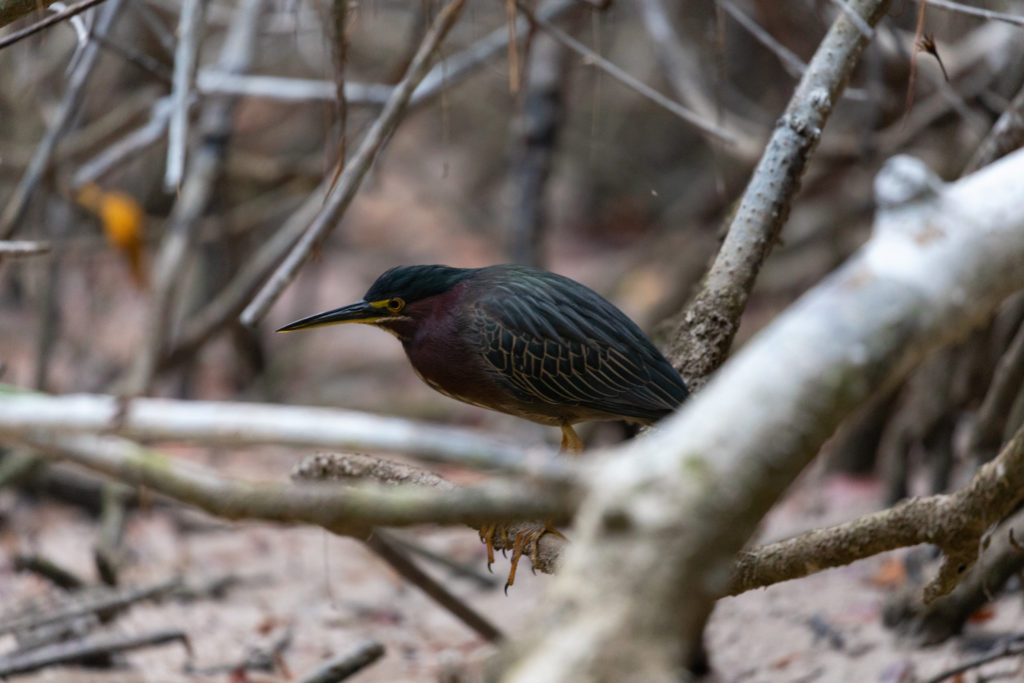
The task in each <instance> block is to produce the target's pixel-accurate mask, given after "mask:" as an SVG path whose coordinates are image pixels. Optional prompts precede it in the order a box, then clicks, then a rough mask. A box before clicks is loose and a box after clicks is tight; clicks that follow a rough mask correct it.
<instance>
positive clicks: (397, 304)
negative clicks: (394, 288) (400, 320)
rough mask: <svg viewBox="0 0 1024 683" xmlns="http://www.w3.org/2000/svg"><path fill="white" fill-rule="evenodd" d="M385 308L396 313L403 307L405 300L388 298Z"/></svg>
mask: <svg viewBox="0 0 1024 683" xmlns="http://www.w3.org/2000/svg"><path fill="white" fill-rule="evenodd" d="M386 305H387V308H388V310H389V311H391V312H392V313H398V312H399V311H400V310H402V309H403V308H405V301H403V300H402V299H399V298H397V297H396V298H394V299H388V302H387V304H386Z"/></svg>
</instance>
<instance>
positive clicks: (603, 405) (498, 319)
mask: <svg viewBox="0 0 1024 683" xmlns="http://www.w3.org/2000/svg"><path fill="white" fill-rule="evenodd" d="M506 268H514V267H506ZM487 270H489V269H483V271H480V272H479V273H478V274H477V277H487V272H486V271H487ZM516 270H518V271H519V272H517V273H516V277H514V278H510V277H498V278H495V279H494V281H492V282H490V283H488V285H489V286H487V287H481V288H480V291H482V292H485V294H484V295H483V296H481V297H480V298H479V299H477V300H476V301H475V302H473V303H472V304H471V306H472V308H471V311H470V313H471V320H472V325H473V327H474V328H475V329H476V331H477V332H478V333H479V334H480V335H481V339H482V341H483V343H484V346H485V348H484V357H485V358H486V362H487V364H488V365H489V366H490V367H491V368H492V369H493V370H495V371H496V374H497V375H498V376H499V377H500V378H501V380H502V381H503V382H505V383H506V384H507V385H508V386H509V388H510V389H512V390H513V391H514V392H516V393H517V394H519V395H520V397H521V398H522V399H525V400H539V401H543V402H546V403H551V404H559V405H565V404H568V405H573V406H580V407H583V408H585V409H587V410H592V411H600V412H604V413H608V414H611V415H621V416H624V417H633V418H636V419H637V420H639V421H643V422H651V421H654V420H657V419H659V418H661V417H664V416H665V415H666V414H668V413H669V412H671V411H673V410H675V408H677V407H678V406H679V405H680V404H681V403H682V402H683V400H684V399H685V398H686V396H687V391H686V386H685V384H684V383H683V381H682V378H680V376H679V374H678V373H677V372H676V371H675V369H673V368H672V366H671V365H670V364H669V363H668V361H666V360H665V358H664V357H663V356H662V355H661V353H660V352H658V350H657V349H656V348H655V347H654V346H653V345H652V344H651V342H650V341H648V339H647V338H646V337H645V336H644V334H643V333H642V332H641V331H640V329H639V328H638V327H637V326H636V325H635V324H634V323H633V322H632V321H631V320H630V319H629V318H627V317H626V316H625V314H623V313H622V312H621V311H619V309H617V308H616V307H615V306H613V305H612V304H610V303H609V302H608V301H606V300H605V299H604V298H602V297H601V296H600V295H598V294H597V293H596V292H594V291H592V290H590V289H588V288H586V287H584V286H582V285H580V284H579V283H577V282H574V281H573V280H569V279H568V278H564V277H562V276H560V275H556V274H553V273H547V272H544V271H536V270H533V269H527V268H522V269H516Z"/></svg>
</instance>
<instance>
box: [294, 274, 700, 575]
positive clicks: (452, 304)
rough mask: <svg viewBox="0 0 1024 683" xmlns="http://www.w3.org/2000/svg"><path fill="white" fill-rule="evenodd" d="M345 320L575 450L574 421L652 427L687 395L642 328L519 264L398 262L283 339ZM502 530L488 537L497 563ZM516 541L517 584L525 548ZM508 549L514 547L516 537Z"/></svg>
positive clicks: (464, 394)
mask: <svg viewBox="0 0 1024 683" xmlns="http://www.w3.org/2000/svg"><path fill="white" fill-rule="evenodd" d="M340 323H365V324H368V325H375V326H377V327H380V328H382V329H384V330H387V331H388V332H391V333H392V334H394V335H395V336H396V337H398V339H399V340H400V341H401V342H402V346H403V347H404V349H405V353H406V355H407V356H408V358H409V362H410V363H412V366H413V369H415V370H416V373H417V374H418V375H419V376H420V378H422V379H423V381H424V382H426V383H427V384H428V385H429V386H430V387H431V388H433V389H435V390H437V391H439V392H441V393H442V394H445V395H446V396H450V397H452V398H455V399H458V400H460V401H464V402H466V403H471V404H473V405H477V406H481V407H484V408H490V409H491V410H497V411H500V412H503V413H509V414H511V415H516V416H518V417H522V418H525V419H527V420H532V421H534V422H539V423H541V424H545V425H553V426H556V427H561V429H562V450H563V451H565V452H569V453H578V452H579V451H581V450H582V448H583V442H582V441H581V440H580V437H579V436H578V435H577V434H576V431H575V430H574V429H573V425H574V424H576V423H577V422H585V421H589V420H625V421H627V422H633V423H639V424H651V423H653V422H656V421H657V420H659V419H661V418H663V417H665V416H666V415H668V414H669V413H671V412H672V411H673V410H675V409H676V408H677V407H679V405H680V404H681V403H682V402H683V401H684V400H685V399H686V396H687V393H688V392H687V389H686V384H685V383H684V382H683V379H682V378H681V377H680V376H679V373H678V372H676V371H675V369H674V368H673V367H672V365H671V364H669V362H668V361H667V360H666V359H665V357H664V356H662V355H661V353H660V352H659V351H658V349H656V348H655V347H654V345H653V344H652V343H651V342H650V341H649V340H648V339H647V337H645V336H644V334H643V332H641V331H640V328H638V327H637V326H636V325H635V324H634V323H633V321H631V320H630V319H629V318H628V317H626V315H625V314H624V313H623V312H622V311H620V310H619V309H618V308H616V307H615V306H614V305H612V304H611V303H609V302H608V301H607V300H606V299H605V298H603V297H602V296H600V295H599V294H597V293H596V292H594V291H593V290H591V289H589V288H588V287H585V286H583V285H581V284H580V283H578V282H576V281H574V280H570V279H569V278H567V277H564V276H562V275H557V274H555V273H549V272H547V271H544V270H538V269H536V268H529V267H526V266H517V265H497V266H488V267H486V268H451V267H448V266H438V265H431V266H398V267H396V268H392V269H390V270H388V271H386V272H385V273H384V274H383V275H381V276H380V277H378V278H377V281H376V282H374V283H373V285H372V286H371V287H370V289H369V290H368V291H367V292H366V294H365V296H364V297H363V299H362V300H361V301H357V302H356V303H354V304H349V305H348V306H343V307H342V308H336V309H334V310H331V311H326V312H324V313H318V314H316V315H312V316H309V317H307V318H302V319H301V320H297V321H295V322H293V323H291V324H289V325H285V326H284V327H282V328H281V329H280V330H278V331H279V332H288V331H292V330H301V329H306V328H311V327H320V326H323V325H335V324H340ZM495 528H496V527H493V526H492V527H486V528H484V529H482V530H481V535H482V537H483V538H484V541H485V542H486V543H487V551H488V564H490V562H492V561H493V547H492V542H493V537H494V533H495ZM549 531H553V530H552V529H551V528H550V527H548V526H545V527H544V529H543V530H541V531H540V532H539V533H537V534H535V535H533V536H532V538H523V537H522V535H520V537H519V538H517V539H516V541H515V544H514V547H513V552H512V571H511V573H510V576H509V584H511V583H512V581H513V580H514V578H515V567H516V564H517V562H518V560H519V557H520V556H521V555H522V554H523V548H525V547H528V546H529V545H530V544H531V543H532V547H533V549H534V552H536V549H537V544H536V541H537V540H538V539H539V538H540V536H541V535H543V534H544V533H546V532H549ZM504 547H508V543H507V540H506V542H505V543H504Z"/></svg>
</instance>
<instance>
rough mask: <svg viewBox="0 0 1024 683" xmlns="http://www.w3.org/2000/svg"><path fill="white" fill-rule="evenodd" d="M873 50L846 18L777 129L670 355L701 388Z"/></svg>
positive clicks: (873, 19) (868, 11)
mask: <svg viewBox="0 0 1024 683" xmlns="http://www.w3.org/2000/svg"><path fill="white" fill-rule="evenodd" d="M888 6H889V2H888V1H887V0H864V1H862V2H859V3H857V11H858V12H859V13H860V15H861V17H862V18H863V19H864V20H865V21H866V22H867V23H868V24H870V25H872V26H874V25H875V24H876V23H877V22H878V20H879V19H880V18H881V16H882V15H883V14H884V12H885V10H886V8H887V7H888ZM866 44H867V38H866V37H865V36H864V34H863V33H862V32H861V30H860V29H859V28H858V27H857V25H856V24H854V23H853V22H852V21H851V20H850V18H849V17H848V16H847V15H846V13H840V15H839V18H838V19H836V21H835V23H834V24H833V25H832V28H831V29H830V30H829V32H828V35H827V36H826V37H825V39H824V40H823V41H822V42H821V45H820V46H819V47H818V50H817V52H815V54H814V59H812V60H811V63H810V64H809V65H808V67H807V70H806V71H805V72H804V74H803V77H802V78H801V79H800V83H799V85H798V86H797V88H796V92H794V93H793V97H792V98H791V99H790V101H789V106H787V107H786V111H785V113H783V115H782V117H781V118H780V119H779V121H778V123H777V124H776V126H775V131H774V132H773V133H772V137H771V140H769V142H768V146H767V147H766V148H765V151H764V154H763V155H762V156H761V161H760V162H759V163H758V165H757V168H756V169H755V170H754V174H753V176H752V177H751V179H750V183H749V184H748V185H747V189H746V191H745V192H744V193H743V198H742V199H741V200H740V204H739V207H738V208H737V209H736V213H735V215H734V216H733V218H732V222H731V223H730V225H729V232H728V233H727V234H726V236H725V241H724V242H723V243H722V247H721V249H720V250H719V251H718V255H717V256H716V257H715V261H714V263H713V264H712V266H711V269H710V270H709V271H708V274H707V276H706V277H705V278H704V282H703V284H702V286H701V289H700V291H699V292H698V293H697V296H696V297H695V298H694V299H693V301H692V302H691V303H690V304H689V305H688V306H687V308H686V309H685V310H684V311H683V312H682V313H681V314H680V315H679V319H678V323H677V325H676V329H675V332H674V333H673V334H672V337H671V338H672V340H673V341H672V342H671V345H670V347H669V349H668V352H667V354H666V355H667V357H668V359H669V360H670V361H671V362H672V364H673V365H674V366H675V367H676V369H678V370H679V371H680V372H681V373H682V375H683V377H685V378H686V380H687V382H688V383H689V384H690V386H691V387H692V388H693V389H694V390H696V389H699V388H700V387H701V386H702V385H703V384H704V382H705V381H706V379H707V377H708V376H709V375H710V374H711V373H712V372H714V371H715V370H716V369H717V368H718V367H719V366H720V365H721V364H722V363H723V362H724V361H725V358H726V357H727V356H728V354H729V349H730V348H731V346H732V340H733V338H734V337H735V336H736V330H738V329H739V326H740V317H741V316H742V314H743V310H744V309H745V308H746V305H747V299H748V298H749V296H750V291H751V290H752V289H753V287H754V281H755V280H756V279H757V275H758V273H759V272H760V270H761V265H762V264H763V263H764V261H765V259H766V258H767V257H768V253H769V252H770V251H771V248H772V246H773V245H774V244H775V242H776V240H777V239H778V237H779V232H780V231H781V230H782V225H783V224H784V223H785V222H786V218H788V217H789V209H790V206H791V205H792V203H793V198H794V197H795V196H796V193H797V191H798V190H799V189H800V179H801V177H802V176H803V173H804V169H805V168H806V166H807V162H808V160H809V159H810V157H811V154H812V153H813V152H814V148H815V147H816V146H817V144H818V139H819V138H820V137H821V131H822V129H823V128H824V127H825V124H826V123H827V122H828V119H829V116H830V115H831V114H832V109H833V107H834V106H835V103H836V102H837V101H838V100H839V97H840V94H841V93H842V91H843V87H844V86H845V85H846V81H847V80H848V79H849V77H850V74H851V73H852V72H853V69H854V67H855V66H856V65H857V61H858V60H857V58H858V56H859V55H860V52H861V50H863V49H864V46H865V45H866Z"/></svg>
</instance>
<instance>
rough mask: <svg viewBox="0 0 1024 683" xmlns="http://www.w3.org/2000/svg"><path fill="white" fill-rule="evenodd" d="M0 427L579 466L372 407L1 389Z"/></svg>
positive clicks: (553, 473) (565, 469)
mask: <svg viewBox="0 0 1024 683" xmlns="http://www.w3.org/2000/svg"><path fill="white" fill-rule="evenodd" d="M0 431H3V432H7V433H10V434H15V435H20V436H31V435H32V434H36V433H40V432H44V431H45V432H46V433H48V434H82V433H89V434H94V435H97V434H117V435H120V436H124V437H127V438H131V439H140V440H146V441H190V442H199V443H206V444H221V445H235V446H239V445H245V444H278V445H283V446H292V447H299V448H325V449H332V450H360V449H374V450H385V451H391V452H401V453H408V454H412V455H419V456H423V457H426V458H429V459H434V460H439V461H445V462H451V463H456V464H462V465H474V464H475V465H478V466H480V465H482V466H491V467H500V468H503V469H505V470H509V471H514V472H519V473H523V474H535V475H538V476H544V477H547V478H553V479H559V478H566V477H568V476H571V473H572V471H573V464H572V463H568V462H565V461H564V460H558V459H554V458H552V457H551V456H552V455H553V453H552V452H551V451H548V450H547V449H543V448H542V449H534V450H524V449H523V448H522V447H521V446H518V445H516V444H512V443H509V442H506V441H500V440H498V439H494V438H492V437H488V436H487V435H485V434H482V433H477V432H472V431H469V430H460V429H451V428H445V427H438V426H436V425H431V424H425V423H422V422H414V421H412V420H403V419H401V418H394V417H381V416H379V415H371V414H368V413H359V412H355V411H345V410H336V409H331V408H310V407H299V406H280V405H273V404H261V403H228V402H215V401H176V400H173V399H148V398H137V399H133V400H131V401H128V402H125V401H122V400H120V399H118V398H116V397H114V396H103V395H95V394H77V395H70V396H60V397H53V396H46V395H43V394H29V393H24V392H14V393H4V392H2V391H0Z"/></svg>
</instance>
